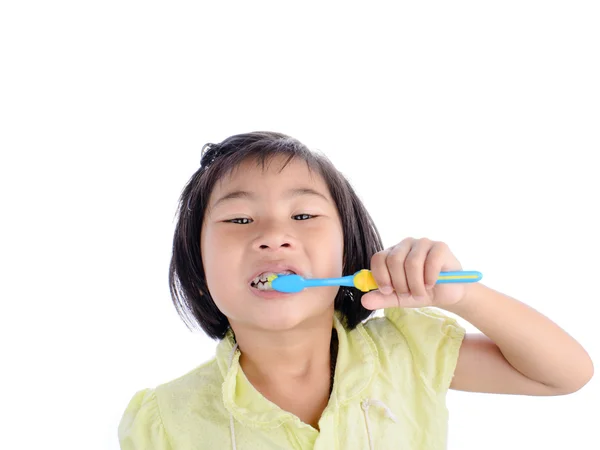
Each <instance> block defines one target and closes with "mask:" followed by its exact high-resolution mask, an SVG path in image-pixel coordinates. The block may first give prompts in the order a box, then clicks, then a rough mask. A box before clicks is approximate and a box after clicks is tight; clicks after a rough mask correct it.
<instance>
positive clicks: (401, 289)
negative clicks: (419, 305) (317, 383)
mask: <svg viewBox="0 0 600 450" xmlns="http://www.w3.org/2000/svg"><path fill="white" fill-rule="evenodd" d="M414 242H415V240H414V239H413V238H407V239H404V240H403V241H401V242H400V243H399V244H398V245H396V246H394V247H393V248H392V249H391V251H390V252H389V253H388V255H387V258H386V265H387V267H388V271H389V273H390V274H391V278H392V286H393V287H394V290H395V291H396V294H397V295H398V296H400V297H401V298H407V297H410V290H409V285H408V282H407V280H406V273H405V265H404V262H405V260H406V256H407V255H408V254H409V252H410V251H411V247H412V246H413V243H414Z"/></svg>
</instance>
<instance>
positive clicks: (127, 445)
mask: <svg viewBox="0 0 600 450" xmlns="http://www.w3.org/2000/svg"><path fill="white" fill-rule="evenodd" d="M222 382H223V378H222V376H221V374H220V371H219V368H218V366H217V363H216V358H213V359H211V360H210V361H208V362H206V363H203V364H202V365H200V366H198V367H196V368H194V369H193V370H191V371H189V372H187V373H186V374H184V375H182V376H180V377H178V378H176V379H173V380H171V381H168V382H166V383H163V384H160V385H159V386H157V387H155V388H146V389H141V390H139V391H137V392H136V393H135V394H134V395H133V397H132V398H131V400H130V401H129V403H128V404H127V407H126V408H125V411H124V413H123V416H122V418H121V420H120V422H119V427H118V436H119V442H120V444H121V448H122V449H142V448H152V449H155V450H171V448H172V439H173V432H172V430H177V433H178V434H179V433H181V432H182V430H184V429H185V428H186V427H188V425H189V427H190V428H191V427H197V426H198V421H200V422H201V421H202V417H195V418H193V419H192V418H190V416H189V414H188V413H187V412H189V411H199V412H201V415H202V416H206V419H207V420H211V421H214V419H215V418H217V417H222V418H223V419H225V418H226V415H225V411H224V409H223V406H222V400H221V389H220V386H221V383H222ZM188 422H189V424H188Z"/></svg>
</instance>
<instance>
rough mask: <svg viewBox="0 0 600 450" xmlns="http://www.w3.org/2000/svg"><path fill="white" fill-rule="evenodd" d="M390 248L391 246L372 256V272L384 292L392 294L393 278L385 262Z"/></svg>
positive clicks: (379, 287) (380, 289)
mask: <svg viewBox="0 0 600 450" xmlns="http://www.w3.org/2000/svg"><path fill="white" fill-rule="evenodd" d="M392 248H393V247H392ZM390 250H391V248H388V249H386V250H383V251H380V252H377V253H375V254H374V255H373V256H372V257H371V274H373V278H375V282H376V283H377V286H378V289H379V291H380V292H381V293H382V294H390V293H391V292H392V279H391V277H390V273H389V271H388V267H387V265H386V264H385V261H386V258H387V255H388V253H389V252H390Z"/></svg>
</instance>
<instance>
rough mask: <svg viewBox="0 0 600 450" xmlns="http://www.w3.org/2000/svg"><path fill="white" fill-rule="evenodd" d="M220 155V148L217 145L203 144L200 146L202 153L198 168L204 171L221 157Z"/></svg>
mask: <svg viewBox="0 0 600 450" xmlns="http://www.w3.org/2000/svg"><path fill="white" fill-rule="evenodd" d="M221 153H222V152H221V147H220V146H219V145H218V144H212V143H210V142H209V143H208V144H204V145H203V146H202V151H201V152H200V155H201V156H200V166H201V167H202V168H205V169H206V168H207V167H208V166H210V165H211V164H212V163H213V162H214V161H215V159H217V158H218V157H219V156H220V155H221Z"/></svg>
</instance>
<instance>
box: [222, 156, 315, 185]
mask: <svg viewBox="0 0 600 450" xmlns="http://www.w3.org/2000/svg"><path fill="white" fill-rule="evenodd" d="M298 182H301V183H305V184H306V183H308V184H311V185H313V186H320V187H325V180H324V179H323V178H322V177H321V175H320V174H319V173H317V172H316V171H314V170H310V169H309V167H308V164H307V163H306V161H305V160H303V159H299V158H293V159H291V160H289V161H288V157H284V156H280V155H277V156H274V157H272V158H271V159H270V160H266V161H264V164H263V163H261V162H260V161H258V160H256V159H249V160H245V161H242V162H241V163H240V164H238V165H237V166H236V167H233V168H232V169H231V170H229V171H228V172H227V173H225V174H224V175H223V176H222V177H221V178H220V179H219V181H218V182H217V185H216V186H215V188H217V189H219V190H222V189H229V188H231V187H234V186H235V187H240V188H241V187H242V186H244V187H252V186H254V187H256V186H257V185H259V184H268V183H277V184H280V183H281V184H283V185H285V184H294V183H298Z"/></svg>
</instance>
